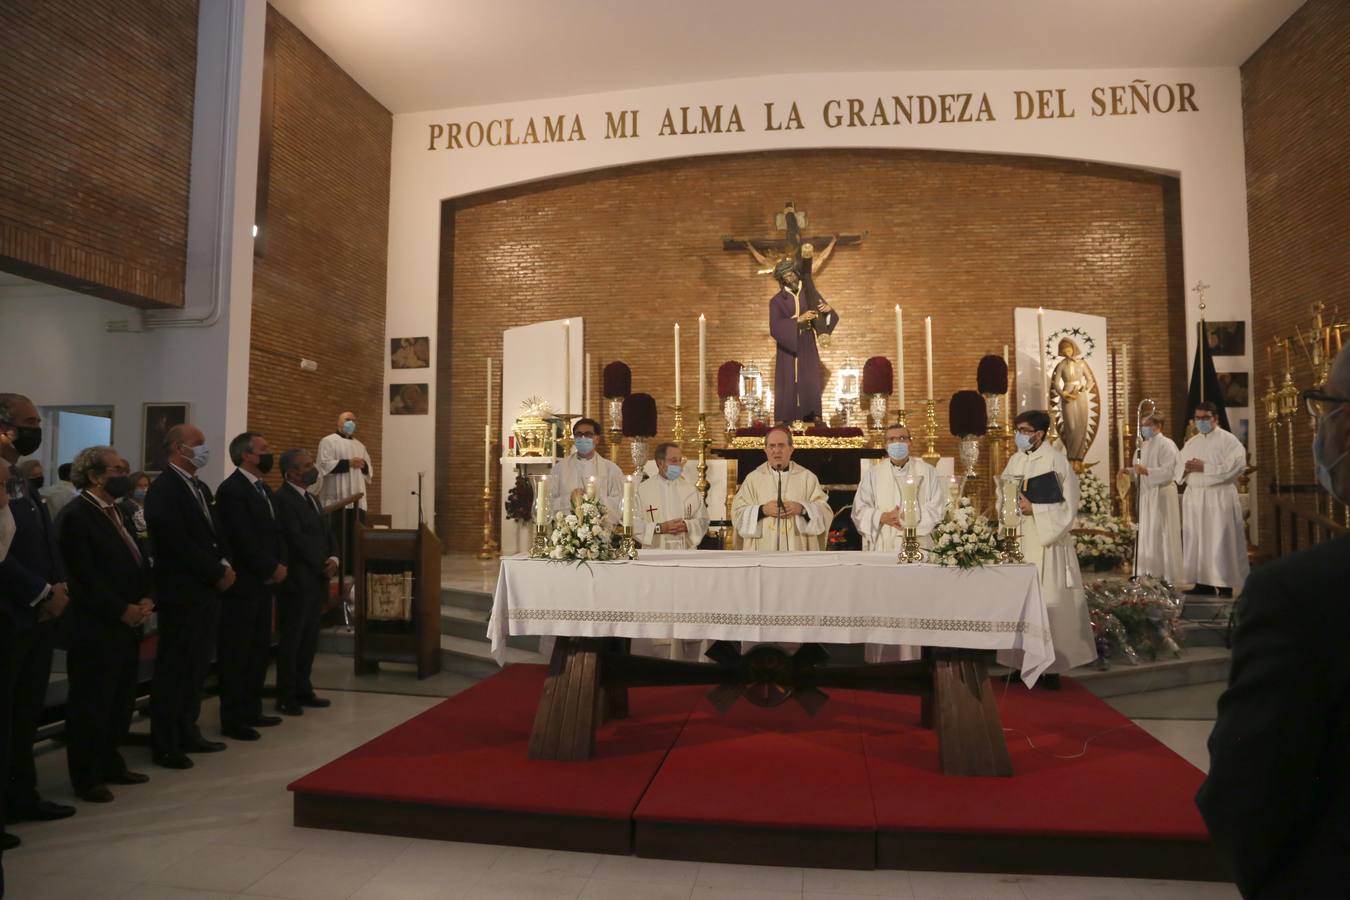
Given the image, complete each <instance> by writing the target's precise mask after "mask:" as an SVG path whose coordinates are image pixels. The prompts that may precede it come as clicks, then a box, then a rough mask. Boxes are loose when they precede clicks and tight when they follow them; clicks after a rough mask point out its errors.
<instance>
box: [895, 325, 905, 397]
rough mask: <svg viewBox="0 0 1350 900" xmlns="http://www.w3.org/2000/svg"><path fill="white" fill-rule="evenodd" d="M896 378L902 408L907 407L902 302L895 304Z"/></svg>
mask: <svg viewBox="0 0 1350 900" xmlns="http://www.w3.org/2000/svg"><path fill="white" fill-rule="evenodd" d="M895 378H896V397H897V399H898V400H899V401H900V408H901V409H904V408H905V321H904V319H903V318H902V313H901V310H900V304H899V303H897V304H895Z"/></svg>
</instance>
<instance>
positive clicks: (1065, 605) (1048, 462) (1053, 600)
mask: <svg viewBox="0 0 1350 900" xmlns="http://www.w3.org/2000/svg"><path fill="white" fill-rule="evenodd" d="M1013 425H1014V430H1013V438H1014V439H1015V440H1016V442H1017V449H1018V451H1019V452H1017V453H1014V454H1013V455H1012V458H1011V459H1009V460H1008V464H1007V465H1006V466H1005V467H1004V468H1003V474H1004V475H1017V476H1020V477H1021V479H1022V484H1023V486H1024V487H1025V485H1026V483H1027V481H1028V480H1029V479H1031V478H1034V477H1036V476H1038V475H1044V474H1046V473H1047V472H1053V473H1054V475H1055V478H1056V480H1057V481H1058V482H1059V493H1060V494H1062V495H1063V499H1062V500H1060V501H1059V502H1056V503H1032V502H1031V501H1030V500H1028V499H1027V495H1026V494H1025V493H1023V494H1022V495H1021V497H1020V498H1019V501H1018V505H1019V507H1020V508H1021V510H1022V524H1021V544H1022V555H1023V556H1024V557H1025V558H1026V561H1027V562H1030V563H1035V565H1036V568H1037V570H1038V571H1039V573H1040V577H1041V595H1042V596H1043V597H1044V598H1045V606H1046V612H1047V613H1048V615H1049V619H1050V638H1051V641H1052V642H1053V643H1054V645H1055V661H1054V663H1052V664H1051V666H1050V668H1049V669H1047V670H1046V676H1045V677H1043V680H1044V683H1045V685H1046V686H1047V687H1057V686H1058V684H1059V675H1060V674H1061V673H1063V672H1067V671H1069V670H1070V669H1073V668H1075V667H1077V666H1083V665H1087V664H1088V663H1090V662H1092V661H1093V660H1095V659H1096V658H1097V644H1096V641H1095V640H1094V639H1093V636H1092V619H1091V617H1090V616H1089V615H1088V608H1087V598H1086V597H1085V596H1084V593H1083V576H1082V573H1081V572H1080V571H1079V569H1078V553H1077V551H1076V550H1075V549H1074V544H1073V535H1072V534H1071V533H1070V529H1071V528H1072V527H1073V522H1074V518H1075V516H1076V515H1077V512H1078V476H1077V475H1075V474H1074V471H1073V467H1072V466H1070V465H1069V460H1068V458H1067V457H1065V455H1064V454H1063V453H1061V452H1060V451H1059V449H1058V448H1056V447H1054V446H1052V445H1051V444H1050V442H1049V441H1047V440H1046V439H1045V436H1046V432H1047V431H1048V430H1049V428H1050V416H1049V414H1047V413H1046V412H1045V411H1044V410H1039V409H1029V410H1026V411H1024V412H1022V413H1020V414H1019V415H1018V416H1017V418H1016V419H1014V420H1013ZM1021 655H1022V654H1021V651H1017V650H1001V651H999V654H998V661H999V662H1000V663H1002V664H1003V665H1005V666H1010V667H1012V668H1015V669H1020V668H1021V659H1020V658H1019V657H1021Z"/></svg>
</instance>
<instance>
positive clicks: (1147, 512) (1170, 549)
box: [1125, 413, 1182, 585]
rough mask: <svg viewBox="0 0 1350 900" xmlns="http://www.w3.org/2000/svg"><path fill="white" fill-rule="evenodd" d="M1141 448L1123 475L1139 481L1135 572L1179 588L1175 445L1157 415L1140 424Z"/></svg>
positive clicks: (1178, 528)
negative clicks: (1151, 576) (1125, 474)
mask: <svg viewBox="0 0 1350 900" xmlns="http://www.w3.org/2000/svg"><path fill="white" fill-rule="evenodd" d="M1139 440H1140V445H1139V449H1138V451H1137V452H1136V453H1135V457H1134V465H1132V466H1130V467H1129V468H1127V469H1126V470H1125V471H1126V472H1127V473H1128V474H1130V475H1134V476H1137V477H1138V479H1139V543H1138V545H1137V547H1136V549H1135V555H1134V570H1135V572H1137V573H1139V574H1141V575H1154V576H1157V577H1158V578H1165V579H1167V580H1168V581H1170V582H1171V583H1172V584H1174V585H1177V584H1181V583H1182V582H1181V578H1182V572H1181V503H1180V501H1179V499H1178V497H1177V485H1176V481H1175V478H1176V475H1177V463H1178V459H1179V453H1178V451H1177V445H1176V443H1175V442H1173V440H1172V439H1171V438H1170V437H1168V436H1167V435H1165V434H1163V417H1162V415H1161V414H1160V413H1154V414H1153V415H1149V416H1145V417H1144V418H1142V419H1140V420H1139Z"/></svg>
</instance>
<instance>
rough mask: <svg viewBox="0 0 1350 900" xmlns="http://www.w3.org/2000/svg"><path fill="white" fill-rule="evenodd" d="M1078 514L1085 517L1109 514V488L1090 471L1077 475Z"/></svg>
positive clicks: (1093, 517) (1098, 516)
mask: <svg viewBox="0 0 1350 900" xmlns="http://www.w3.org/2000/svg"><path fill="white" fill-rule="evenodd" d="M1078 515H1079V516H1081V517H1083V518H1085V519H1098V518H1101V517H1103V516H1109V515H1111V489H1110V488H1108V487H1107V486H1106V482H1104V481H1102V480H1101V479H1100V478H1098V477H1097V476H1096V475H1093V474H1092V473H1091V472H1084V473H1083V474H1082V475H1080V476H1078Z"/></svg>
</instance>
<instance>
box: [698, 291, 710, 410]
mask: <svg viewBox="0 0 1350 900" xmlns="http://www.w3.org/2000/svg"><path fill="white" fill-rule="evenodd" d="M707 389H708V320H707V319H706V318H704V316H703V313H699V314H698V414H699V415H700V416H701V415H703V414H704V413H705V412H707V409H705V408H704V407H705V405H706V404H707Z"/></svg>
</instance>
